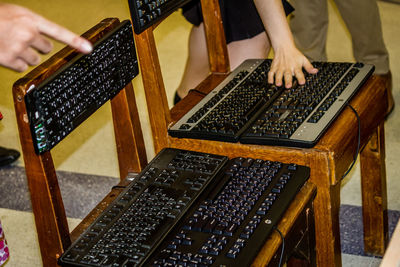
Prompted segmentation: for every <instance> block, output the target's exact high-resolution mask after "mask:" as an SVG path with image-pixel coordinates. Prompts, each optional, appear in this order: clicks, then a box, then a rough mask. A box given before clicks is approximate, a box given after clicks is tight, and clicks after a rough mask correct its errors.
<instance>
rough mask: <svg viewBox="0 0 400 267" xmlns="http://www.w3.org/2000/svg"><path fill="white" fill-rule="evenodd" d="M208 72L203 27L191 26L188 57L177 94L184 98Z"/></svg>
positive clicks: (201, 25)
mask: <svg viewBox="0 0 400 267" xmlns="http://www.w3.org/2000/svg"><path fill="white" fill-rule="evenodd" d="M209 72H210V66H209V63H208V54H207V43H206V39H205V34H204V25H203V23H201V24H200V25H199V26H193V28H192V30H191V32H190V36H189V55H188V58H187V60H186V65H185V70H184V72H183V77H182V80H181V83H180V84H179V86H178V89H177V94H178V96H179V97H180V98H183V97H185V96H186V95H187V94H188V92H189V90H190V89H192V88H194V87H196V86H197V85H198V84H199V83H200V82H201V81H202V80H204V79H205V78H206V77H207V75H208V74H209Z"/></svg>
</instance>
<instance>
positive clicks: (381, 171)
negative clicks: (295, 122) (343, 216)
mask: <svg viewBox="0 0 400 267" xmlns="http://www.w3.org/2000/svg"><path fill="white" fill-rule="evenodd" d="M201 4H202V11H203V16H204V25H205V33H206V40H207V47H208V53H209V61H210V66H211V74H210V75H209V76H208V77H207V78H206V79H205V80H204V81H203V82H202V83H201V84H200V85H199V86H198V87H197V88H196V90H193V91H191V92H190V93H189V95H188V96H187V97H185V98H184V99H183V100H182V101H180V102H179V103H178V104H177V105H176V106H174V107H173V108H172V109H171V110H170V109H169V108H168V103H167V98H166V93H165V88H164V83H163V79H162V74H161V69H160V64H159V59H158V55H157V50H156V44H155V41H154V35H153V30H154V29H155V28H156V27H157V25H156V26H153V27H151V28H149V29H147V30H145V31H144V32H142V33H141V34H139V35H135V40H136V45H137V52H138V56H139V62H140V66H141V73H142V79H143V84H144V88H145V94H146V100H147V107H148V112H149V118H150V123H151V129H152V134H153V141H154V149H155V151H156V152H158V151H160V150H161V149H162V148H163V147H175V148H181V149H191V150H196V151H200V152H208V153H217V154H221V155H226V156H228V157H235V156H243V157H246V156H248V157H253V158H261V159H265V160H267V159H268V160H278V161H282V162H294V163H297V164H301V165H306V166H309V167H310V168H311V178H310V179H311V181H312V182H313V183H314V184H316V185H317V188H318V194H317V198H316V200H315V219H316V241H317V263H318V265H320V266H340V265H341V250H340V234H339V207H340V184H341V180H342V176H343V174H344V173H345V172H346V170H347V169H348V167H349V166H350V164H351V162H352V161H353V158H354V153H355V151H356V146H357V131H358V130H357V128H358V126H357V120H356V117H355V115H354V114H353V112H352V111H351V110H349V109H348V108H346V109H345V110H344V111H343V112H342V114H341V115H340V116H339V117H338V118H337V120H336V121H335V122H334V123H333V124H332V125H331V127H330V129H329V130H328V131H327V133H326V134H325V135H324V136H323V138H322V139H321V140H320V141H319V143H318V144H317V145H316V146H315V147H313V148H309V149H300V148H289V147H274V146H260V145H243V144H240V143H225V142H218V141H206V140H195V139H187V138H173V137H170V136H169V135H168V133H167V130H168V127H169V126H170V125H171V124H173V123H174V122H176V121H177V120H179V119H180V118H181V117H182V116H183V115H184V114H185V113H186V112H187V111H189V110H190V108H192V107H193V106H194V105H195V104H196V103H198V102H199V101H200V100H201V99H202V98H203V97H204V95H203V94H201V93H199V92H204V93H208V92H210V91H211V90H212V89H213V88H214V87H215V86H216V85H218V84H219V83H220V82H221V81H222V80H223V79H224V78H225V77H226V76H227V75H228V73H229V69H230V68H229V60H228V53H227V47H226V43H225V37H224V32H223V27H222V21H221V15H220V12H219V3H218V0H201ZM155 96H159V97H155ZM350 104H351V105H352V106H353V107H354V108H355V110H356V111H357V113H358V114H359V116H360V118H361V153H360V154H361V157H360V161H361V179H362V192H361V193H362V199H363V205H362V207H363V222H364V246H365V251H366V252H368V253H372V254H377V255H382V254H383V253H384V250H385V248H386V246H387V241H388V223H387V196H386V169H385V147H384V117H385V114H386V110H387V91H386V88H385V86H384V82H383V81H382V79H380V78H379V77H375V76H374V77H371V78H370V79H369V80H368V81H367V83H366V84H365V85H364V86H363V88H362V89H361V90H360V91H359V92H358V94H357V95H356V96H355V97H354V98H353V99H352V101H351V102H350ZM160 107H162V108H160Z"/></svg>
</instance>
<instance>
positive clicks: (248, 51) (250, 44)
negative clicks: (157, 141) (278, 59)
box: [177, 23, 270, 100]
mask: <svg viewBox="0 0 400 267" xmlns="http://www.w3.org/2000/svg"><path fill="white" fill-rule="evenodd" d="M269 50H270V43H269V40H268V37H267V34H266V33H265V32H262V33H260V34H258V35H256V36H254V37H252V38H249V39H245V40H240V41H234V42H231V43H229V44H228V55H229V61H230V65H231V69H234V68H236V67H237V66H238V65H240V63H242V62H243V61H244V60H245V59H249V58H266V57H267V56H268V53H269ZM209 72H210V67H209V62H208V53H207V44H206V40H205V35H204V27H203V23H201V24H200V26H198V27H197V26H193V28H192V31H191V33H190V36H189V56H188V58H187V61H186V66H185V70H184V73H183V77H182V80H181V83H180V84H179V87H178V89H177V94H178V96H179V98H183V97H185V96H186V95H187V93H188V92H189V90H190V89H192V88H194V87H196V86H197V85H198V84H199V83H200V82H201V81H203V80H204V79H205V78H206V77H207V75H208V74H209ZM179 98H178V99H177V100H179Z"/></svg>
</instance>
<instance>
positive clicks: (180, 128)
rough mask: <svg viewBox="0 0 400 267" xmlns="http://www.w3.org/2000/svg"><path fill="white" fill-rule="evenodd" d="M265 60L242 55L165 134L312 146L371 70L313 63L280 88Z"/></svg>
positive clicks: (359, 66) (366, 66)
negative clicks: (303, 79) (311, 71)
mask: <svg viewBox="0 0 400 267" xmlns="http://www.w3.org/2000/svg"><path fill="white" fill-rule="evenodd" d="M270 65H271V60H269V59H264V60H257V59H254V60H246V61H245V62H244V63H242V64H241V65H240V66H239V67H238V68H236V69H235V70H234V71H233V72H232V73H231V74H230V75H229V76H228V77H227V78H226V79H225V80H224V81H223V82H222V83H221V84H220V85H219V86H217V87H216V88H215V89H214V90H213V91H211V92H210V93H209V94H208V95H207V96H206V97H204V99H202V100H201V101H200V102H199V103H198V104H197V105H196V106H194V107H193V108H192V109H191V110H190V111H189V112H188V113H187V114H185V115H184V116H183V117H182V118H181V119H180V120H179V121H178V122H176V123H175V124H174V125H173V126H172V127H171V128H170V129H169V130H168V133H169V134H170V135H171V136H173V137H181V138H197V139H208V140H218V141H226V142H238V141H239V142H241V143H247V144H266V145H282V146H295V147H312V146H314V145H315V144H316V143H317V142H318V140H319V139H320V138H321V136H322V134H323V133H324V132H325V131H326V130H327V129H328V127H329V125H330V124H331V123H332V122H333V121H334V119H335V118H336V117H337V116H338V115H339V114H340V112H341V111H342V109H343V108H344V107H345V106H346V105H347V103H348V101H349V100H350V99H351V97H352V96H353V95H354V94H355V93H356V92H357V90H358V89H359V88H360V87H361V86H362V85H363V84H364V82H365V81H366V80H367V79H368V78H369V77H370V75H371V74H372V73H373V71H374V67H373V66H371V65H366V64H362V63H338V62H313V65H314V66H315V67H316V68H318V70H319V71H318V73H317V74H305V77H306V83H305V84H304V85H299V84H297V82H295V83H294V85H293V87H292V88H290V89H286V88H284V87H277V86H276V85H273V84H268V82H267V79H268V76H267V74H268V71H269V68H270Z"/></svg>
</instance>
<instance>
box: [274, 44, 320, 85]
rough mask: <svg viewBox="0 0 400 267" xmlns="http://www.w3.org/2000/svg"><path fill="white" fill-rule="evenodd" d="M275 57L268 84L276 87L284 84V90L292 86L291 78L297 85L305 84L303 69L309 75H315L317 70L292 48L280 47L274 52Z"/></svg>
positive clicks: (291, 46) (290, 46)
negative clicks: (294, 78) (294, 79)
mask: <svg viewBox="0 0 400 267" xmlns="http://www.w3.org/2000/svg"><path fill="white" fill-rule="evenodd" d="M274 53H275V56H274V59H273V61H272V64H271V68H270V71H269V72H268V82H269V83H274V82H275V84H276V85H277V86H282V85H283V83H284V84H285V87H286V88H290V87H292V85H293V76H295V77H296V79H297V81H298V83H299V84H304V83H305V78H304V73H303V68H304V70H305V71H307V72H308V73H310V74H315V73H317V72H318V69H316V68H314V67H313V65H312V64H311V63H310V61H308V59H307V58H306V57H305V56H304V55H303V54H302V53H301V52H300V51H299V50H298V49H297V48H296V47H295V46H294V45H288V46H286V47H280V48H278V49H276V50H275V51H274Z"/></svg>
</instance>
